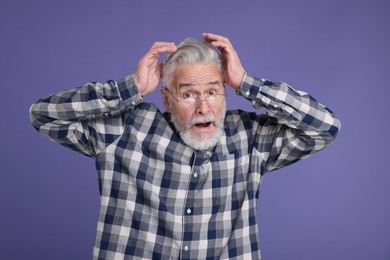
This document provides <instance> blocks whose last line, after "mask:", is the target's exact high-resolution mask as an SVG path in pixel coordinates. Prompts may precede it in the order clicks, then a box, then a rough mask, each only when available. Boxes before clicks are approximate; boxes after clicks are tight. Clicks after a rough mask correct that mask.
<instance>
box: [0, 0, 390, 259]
mask: <svg viewBox="0 0 390 260" xmlns="http://www.w3.org/2000/svg"><path fill="white" fill-rule="evenodd" d="M389 10H390V2H389V1H388V0H383V1H380V0H366V1H358V0H355V1H352V0H294V1H293V0H272V1H271V0H257V1H255V0H248V1H235V0H232V1H229V0H216V1H179V0H177V1H173V0H165V1H124V0H118V1H103V0H77V1H76V0H71V1H70V0H67V1H63V0H62V1H55V0H46V1H44V0H36V1H27V0H24V1H23V0H1V1H0V33H1V34H0V37H1V40H0V76H1V77H0V78H1V90H2V91H1V92H2V94H1V95H2V101H1V102H0V108H1V111H2V113H1V128H0V131H1V132H0V133H1V135H0V138H1V146H2V149H1V157H0V160H1V168H0V169H1V170H0V171H1V174H0V178H1V181H0V210H1V211H0V259H59V260H62V259H90V258H91V255H92V246H93V242H94V236H95V228H96V222H97V217H98V207H99V194H98V186H97V177H96V172H95V168H94V161H93V160H92V159H89V158H87V157H84V156H81V155H79V154H76V153H74V152H72V151H70V150H67V149H65V148H63V147H61V146H59V145H56V144H54V143H52V142H50V141H49V140H47V139H45V138H44V137H42V136H41V135H39V134H38V133H37V132H36V131H35V130H34V129H33V128H32V127H31V125H30V122H29V117H28V109H29V106H30V104H31V103H32V102H34V101H35V100H36V99H38V98H39V97H42V96H44V95H47V94H49V93H53V92H57V91H60V90H63V89H68V88H72V87H76V86H79V85H81V84H83V83H85V82H87V81H106V80H108V79H119V78H120V77H122V76H124V75H127V74H129V73H131V72H133V71H134V69H135V66H136V64H137V61H138V59H139V58H140V57H141V55H142V54H143V53H144V52H145V51H146V50H147V49H148V48H149V46H150V45H151V44H152V43H153V42H154V41H157V40H158V41H175V42H180V41H181V40H182V39H184V38H185V37H188V36H195V37H200V35H201V33H202V32H204V31H210V32H215V33H219V34H222V35H226V36H228V37H229V38H230V39H231V40H232V42H233V44H234V45H235V47H236V49H237V51H238V53H239V54H240V57H241V60H242V63H243V65H244V66H245V68H246V70H247V71H249V72H250V73H252V74H255V75H257V76H259V77H266V78H269V79H271V80H275V81H285V82H288V83H290V84H291V85H293V86H294V87H296V88H298V89H302V90H305V91H307V92H309V93H311V94H312V95H313V96H315V97H316V98H317V99H318V100H320V101H321V102H323V103H324V104H326V105H328V106H329V107H330V108H331V109H333V110H334V111H336V113H337V114H338V115H339V116H340V118H341V120H342V131H341V133H340V135H339V137H338V139H337V140H336V142H335V143H334V144H332V145H331V146H330V147H329V148H327V149H326V150H324V151H322V152H320V153H318V154H316V155H314V156H313V157H311V158H309V159H307V160H304V161H302V162H299V163H297V164H295V165H293V166H290V167H287V168H284V169H282V170H279V171H278V172H274V173H272V174H269V175H267V176H265V178H264V179H263V184H262V187H261V192H260V204H259V223H260V227H259V228H260V240H261V250H262V255H263V258H264V259H265V260H284V259H293V260H295V259H299V260H306V259H307V260H312V259H316V260H318V259H327V260H328V259H332V260H344V259H354V260H363V259H364V260H366V259H375V260H388V259H390V225H389V224H388V223H389V220H390V208H389V206H390V203H389V198H390V189H389V187H388V186H389V183H390V174H389V173H390V171H389V169H387V167H386V166H387V165H386V161H387V160H388V158H387V157H388V155H389V152H388V151H387V146H388V145H389V136H388V135H389V132H388V129H389V116H385V114H387V113H388V112H389V108H388V100H387V99H388V98H389V90H388V88H389V87H388V86H387V83H386V77H387V76H388V74H389V73H390V70H389V69H390V55H389V53H390V52H389V46H390V30H389V28H388V27H389V25H390V16H389V15H388V12H389ZM147 100H148V101H152V102H155V103H157V104H158V105H159V106H160V107H161V102H160V97H159V92H156V93H155V94H152V95H150V96H149V97H147ZM229 102H230V105H229V108H238V107H239V108H244V109H247V110H251V109H252V108H251V107H250V106H249V105H248V104H247V102H246V101H244V100H243V99H242V98H238V97H236V96H235V95H234V94H232V93H230V95H229Z"/></svg>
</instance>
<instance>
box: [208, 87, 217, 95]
mask: <svg viewBox="0 0 390 260" xmlns="http://www.w3.org/2000/svg"><path fill="white" fill-rule="evenodd" d="M208 94H209V96H214V95H216V94H217V91H215V90H213V89H211V90H209V93H208Z"/></svg>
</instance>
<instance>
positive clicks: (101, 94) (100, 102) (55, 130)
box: [30, 75, 142, 157]
mask: <svg viewBox="0 0 390 260" xmlns="http://www.w3.org/2000/svg"><path fill="white" fill-rule="evenodd" d="M140 100H142V97H141V94H140V93H139V91H138V88H137V86H136V84H135V81H134V76H133V75H130V76H127V77H124V78H122V79H120V80H118V81H108V82H106V83H104V84H101V83H96V82H90V83H87V84H85V85H83V86H81V87H78V88H74V89H70V90H67V91H63V92H60V93H57V94H52V95H49V96H47V97H44V98H41V99H39V100H38V101H37V102H35V103H34V104H33V105H32V106H31V107H30V119H31V122H32V125H33V126H34V128H35V129H36V130H38V131H39V132H40V133H41V134H43V135H45V136H47V137H48V138H49V139H51V140H52V141H54V142H57V143H59V144H61V145H64V146H66V147H68V148H71V149H72V150H75V151H77V152H80V153H82V154H85V155H87V156H91V157H94V156H96V155H97V154H98V153H99V152H100V151H103V150H104V149H105V147H107V146H108V145H109V144H110V143H112V142H113V141H114V140H115V139H116V138H118V137H119V136H120V135H121V134H122V132H123V129H124V123H125V120H126V115H128V112H129V111H131V110H132V109H133V108H134V106H135V105H136V104H137V103H138V102H139V101H140Z"/></svg>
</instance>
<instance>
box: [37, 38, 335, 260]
mask: <svg viewBox="0 0 390 260" xmlns="http://www.w3.org/2000/svg"><path fill="white" fill-rule="evenodd" d="M163 53H169V55H168V56H167V58H166V59H165V61H164V63H163V64H159V61H158V59H159V57H160V55H161V54H163ZM160 80H162V82H163V87H162V88H160V90H161V93H162V99H163V103H164V107H165V110H166V111H165V112H160V111H159V110H158V108H157V107H156V106H155V105H153V104H149V103H145V102H142V97H143V96H145V95H147V94H148V93H151V92H153V91H155V89H156V88H157V86H158V84H159V82H160ZM225 85H228V86H230V87H231V88H233V89H234V90H235V91H236V93H237V95H240V96H242V97H244V98H245V99H246V100H248V102H251V103H252V105H253V106H254V107H255V108H259V109H263V110H265V111H266V113H265V114H257V113H254V112H245V111H242V110H229V111H226V90H225ZM30 114H31V120H32V124H33V126H34V127H35V128H36V129H37V130H38V131H39V132H40V133H42V134H44V135H47V136H48V137H49V138H50V139H52V140H53V141H55V142H57V143H60V144H62V145H65V146H67V147H69V148H71V149H73V150H76V151H78V152H81V153H83V154H85V155H88V156H91V157H93V158H95V160H96V166H97V171H98V176H99V190H100V194H101V207H100V213H99V214H100V215H99V221H98V225H97V234H96V241H95V246H94V252H93V257H94V259H260V258H261V257H260V248H259V240H258V227H257V218H256V209H257V201H258V196H259V186H260V183H261V179H262V176H263V175H264V174H265V173H267V172H270V171H273V170H275V169H278V168H281V167H283V166H286V165H289V164H291V163H294V162H296V161H298V160H300V159H302V158H305V157H307V156H309V155H311V154H313V153H315V152H317V151H319V150H321V149H323V148H325V147H326V146H327V145H329V144H330V143H331V142H332V141H333V140H334V138H335V137H336V135H337V133H338V131H339V128H340V122H339V120H338V119H337V117H336V116H335V115H334V114H333V112H332V111H331V110H329V109H328V108H326V107H325V106H324V105H322V104H320V103H318V102H317V101H316V100H315V99H313V98H312V97H311V96H310V95H308V94H307V93H304V92H302V91H296V90H294V89H293V88H292V87H290V86H289V85H287V84H286V83H275V82H271V81H269V80H264V79H259V78H256V77H254V76H252V75H250V74H249V73H246V72H245V70H244V68H243V66H242V65H241V62H240V59H239V57H238V55H237V53H236V51H235V50H234V48H233V46H232V44H231V43H230V41H229V39H227V38H226V37H223V36H220V35H216V34H211V33H205V34H203V40H195V39H186V40H184V41H183V42H182V43H180V44H179V45H178V46H176V45H175V44H174V43H170V42H156V43H154V44H153V45H152V47H151V48H150V50H149V51H148V52H147V53H146V54H145V55H144V56H143V57H142V58H141V60H140V61H139V62H138V66H137V69H136V71H135V73H133V74H131V75H130V76H127V77H124V78H123V79H120V80H118V81H108V82H106V83H105V84H100V83H88V84H85V85H83V86H82V87H79V88H76V89H71V90H68V91H64V92H61V93H58V94H54V95H50V96H48V97H45V98H42V99H40V100H38V101H37V102H36V103H35V104H33V105H32V107H31V109H30Z"/></svg>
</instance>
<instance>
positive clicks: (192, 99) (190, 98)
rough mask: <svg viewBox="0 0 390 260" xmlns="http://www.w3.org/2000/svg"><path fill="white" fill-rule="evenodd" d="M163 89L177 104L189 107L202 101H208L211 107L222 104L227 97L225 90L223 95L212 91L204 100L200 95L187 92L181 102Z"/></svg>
mask: <svg viewBox="0 0 390 260" xmlns="http://www.w3.org/2000/svg"><path fill="white" fill-rule="evenodd" d="M162 89H164V90H166V91H167V92H168V93H169V94H170V95H171V96H172V97H173V98H174V99H175V100H176V102H177V103H180V104H182V105H185V106H188V107H194V106H196V105H197V104H199V103H200V102H202V101H207V102H208V103H209V104H210V105H215V104H221V103H222V102H223V101H224V100H225V98H226V96H227V93H226V89H225V88H224V93H223V94H222V93H218V92H217V91H216V90H213V89H211V90H209V91H207V92H206V93H205V94H204V95H203V96H204V97H205V98H204V99H201V96H200V93H197V92H192V91H187V92H185V93H184V94H183V98H182V99H180V100H179V99H178V98H177V97H175V96H174V95H173V94H172V92H171V91H170V90H169V89H168V88H166V87H162Z"/></svg>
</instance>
